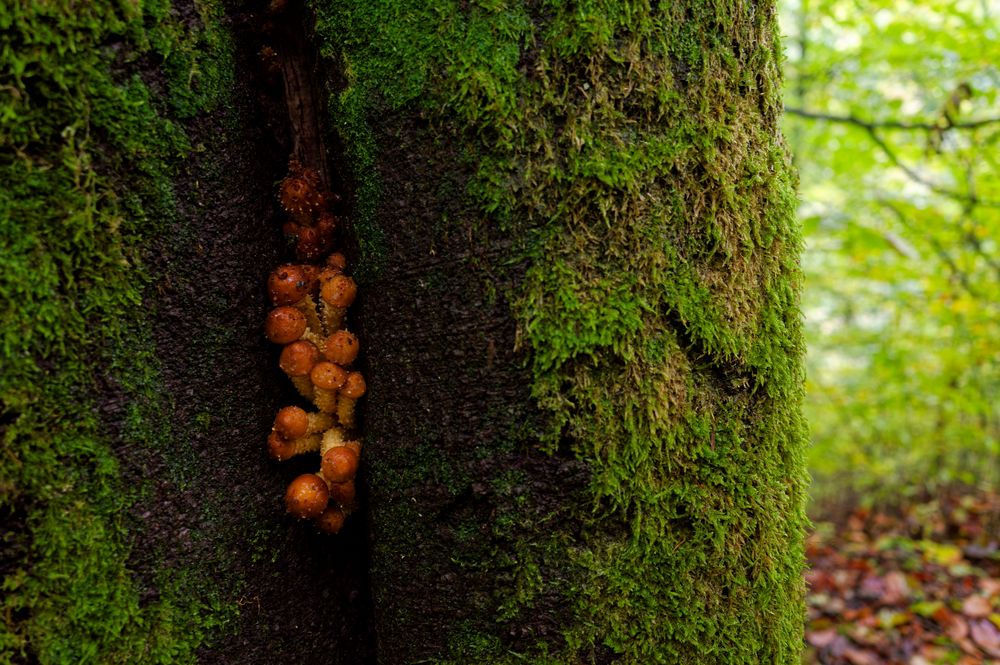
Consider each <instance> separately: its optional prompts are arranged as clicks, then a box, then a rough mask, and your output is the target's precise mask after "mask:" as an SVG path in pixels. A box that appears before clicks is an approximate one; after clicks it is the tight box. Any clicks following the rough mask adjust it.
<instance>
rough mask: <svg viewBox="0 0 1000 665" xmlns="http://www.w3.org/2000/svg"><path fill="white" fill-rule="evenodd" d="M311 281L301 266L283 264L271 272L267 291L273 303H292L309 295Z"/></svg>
mask: <svg viewBox="0 0 1000 665" xmlns="http://www.w3.org/2000/svg"><path fill="white" fill-rule="evenodd" d="M311 285H312V281H311V280H310V279H309V276H308V275H307V274H306V271H305V270H303V269H302V266H297V265H294V264H291V263H289V264H285V265H283V266H278V267H277V268H275V269H274V270H273V271H272V272H271V276H270V277H269V278H268V280H267V292H268V294H269V295H270V296H271V302H272V303H274V304H275V305H294V304H296V303H297V302H299V301H301V300H302V299H303V298H305V297H306V296H307V295H309V289H310V286H311Z"/></svg>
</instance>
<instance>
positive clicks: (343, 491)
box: [328, 479, 355, 506]
mask: <svg viewBox="0 0 1000 665" xmlns="http://www.w3.org/2000/svg"><path fill="white" fill-rule="evenodd" d="M328 491H329V494H330V501H333V502H334V503H339V504H340V505H342V506H350V505H351V504H352V503H354V495H355V489H354V479H351V480H348V481H347V482H343V483H330V487H329V490H328Z"/></svg>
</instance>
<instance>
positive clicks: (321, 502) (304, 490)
mask: <svg viewBox="0 0 1000 665" xmlns="http://www.w3.org/2000/svg"><path fill="white" fill-rule="evenodd" d="M329 501H330V489H329V487H328V486H327V484H326V481H325V480H323V479H322V478H320V477H319V476H318V475H317V474H315V473H306V474H303V475H301V476H299V477H298V478H296V479H295V480H293V481H292V482H291V484H290V485H289V486H288V489H287V490H286V491H285V508H286V509H287V510H288V512H289V513H290V514H291V515H292V516H294V517H297V518H299V519H312V518H315V517H319V516H320V515H322V514H323V511H324V510H326V506H327V504H328V503H329Z"/></svg>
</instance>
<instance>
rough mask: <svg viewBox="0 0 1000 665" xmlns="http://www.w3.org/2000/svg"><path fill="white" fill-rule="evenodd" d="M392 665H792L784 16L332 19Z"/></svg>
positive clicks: (563, 11)
mask: <svg viewBox="0 0 1000 665" xmlns="http://www.w3.org/2000/svg"><path fill="white" fill-rule="evenodd" d="M313 6H314V8H315V10H316V12H317V15H318V24H317V34H318V37H319V39H320V44H321V50H322V52H323V53H324V54H325V55H326V56H327V57H328V58H330V59H332V60H334V61H336V62H337V63H338V65H339V68H340V70H341V71H342V72H343V73H344V77H345V78H346V83H344V84H339V83H336V82H331V90H330V92H331V115H332V117H331V121H332V122H334V123H336V125H337V128H338V131H339V134H340V137H341V140H342V143H343V146H344V151H345V154H344V158H345V165H346V167H347V168H348V169H349V174H350V177H349V182H351V183H352V187H353V191H352V200H353V202H354V210H353V212H354V215H353V222H354V227H353V228H354V232H355V236H356V239H357V243H358V255H359V265H360V269H361V270H362V271H363V273H362V276H363V285H362V286H363V292H364V294H365V295H364V298H363V302H362V303H361V305H360V306H361V318H360V322H361V324H362V326H363V328H362V331H361V332H362V335H363V339H364V340H365V343H366V348H367V371H368V376H369V386H370V393H369V397H368V398H367V399H368V402H367V408H366V411H365V432H366V434H365V436H366V460H367V462H366V468H367V472H368V476H367V477H368V481H369V486H370V487H369V498H368V501H369V506H370V508H369V510H370V512H371V519H372V533H371V538H372V569H371V575H372V592H373V599H374V607H375V634H376V640H377V653H378V655H379V660H380V662H385V663H408V662H423V659H428V662H438V661H442V660H443V661H448V662H455V663H470V662H490V663H495V662H554V663H576V662H597V663H605V662H628V663H654V662H659V663H696V662H706V663H718V662H725V663H793V662H798V659H799V650H800V642H801V622H802V617H803V605H802V601H803V584H802V581H801V568H802V565H803V554H802V543H801V539H802V536H803V529H804V526H805V518H804V516H803V501H804V488H805V473H804V469H803V461H802V452H803V446H804V442H805V434H804V426H803V422H802V419H801V415H800V402H801V391H802V379H803V376H802V368H801V355H802V351H803V346H802V339H801V334H800V321H799V318H800V313H799V309H798V295H797V294H798V288H799V281H800V273H799V267H798V252H799V249H800V236H799V229H798V226H797V224H796V223H795V221H794V219H793V211H794V209H795V196H794V178H793V176H792V175H791V173H790V168H789V165H788V160H787V155H786V152H785V149H784V146H783V143H782V140H781V138H780V136H779V129H778V118H779V114H780V109H781V81H780V68H779V66H780V60H781V50H780V46H779V44H778V39H777V33H776V21H775V13H774V6H773V3H770V2H754V3H751V2H711V1H709V0H686V1H684V2H675V3H666V4H660V5H657V4H656V3H649V2H621V1H618V0H615V1H608V2H600V1H596V2H582V3H581V2H560V1H554V2H545V3H516V2H473V3H454V2H447V1H439V2H423V1H419V2H418V1H414V2H400V1H398V0H384V1H382V2H377V1H373V2H367V3H364V5H363V6H359V5H357V4H356V3H349V2H336V1H334V0H316V1H315V2H314V3H313Z"/></svg>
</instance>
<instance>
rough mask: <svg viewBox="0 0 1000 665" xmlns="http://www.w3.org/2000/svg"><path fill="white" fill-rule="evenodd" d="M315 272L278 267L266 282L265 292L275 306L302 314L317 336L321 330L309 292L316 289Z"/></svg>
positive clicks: (311, 269)
mask: <svg viewBox="0 0 1000 665" xmlns="http://www.w3.org/2000/svg"><path fill="white" fill-rule="evenodd" d="M316 276H317V271H316V270H315V269H314V268H313V267H312V266H300V265H295V264H287V265H283V266H279V267H278V268H276V269H275V270H274V271H273V272H272V273H271V276H270V278H268V280H267V290H268V293H269V294H270V296H271V302H273V303H274V304H275V305H288V306H291V307H294V308H295V309H297V310H299V311H300V312H302V315H303V316H305V317H306V326H307V328H309V329H311V330H312V331H314V332H316V333H317V334H319V333H320V331H321V330H322V328H321V324H320V320H319V314H318V313H317V311H316V301H315V300H314V299H313V297H312V296H311V295H310V292H311V291H313V290H314V289H315V288H316Z"/></svg>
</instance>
